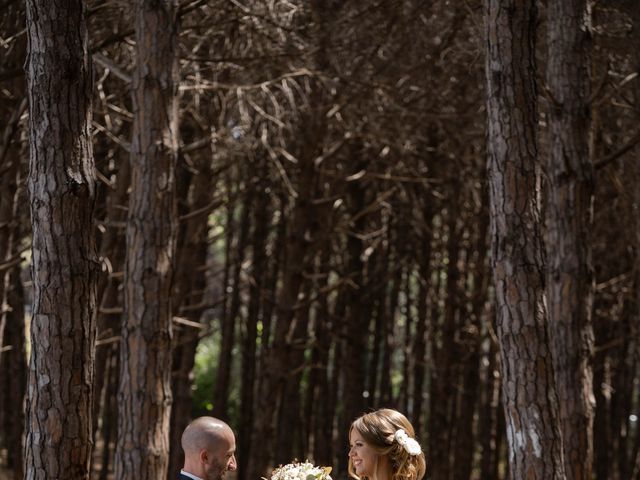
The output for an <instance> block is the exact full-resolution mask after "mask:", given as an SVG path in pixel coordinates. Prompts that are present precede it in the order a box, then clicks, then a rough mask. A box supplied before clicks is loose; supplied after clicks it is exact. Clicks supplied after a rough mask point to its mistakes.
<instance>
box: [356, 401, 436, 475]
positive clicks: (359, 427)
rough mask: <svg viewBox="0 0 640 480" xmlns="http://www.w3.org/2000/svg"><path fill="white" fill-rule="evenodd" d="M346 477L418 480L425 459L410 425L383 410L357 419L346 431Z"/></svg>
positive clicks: (404, 419) (390, 412)
mask: <svg viewBox="0 0 640 480" xmlns="http://www.w3.org/2000/svg"><path fill="white" fill-rule="evenodd" d="M349 447H350V448H349V474H350V475H351V476H352V477H353V478H355V479H356V480H363V479H367V480H421V479H422V477H423V476H424V474H425V468H426V467H425V458H424V453H423V452H422V448H421V447H420V444H419V443H418V441H417V440H416V439H415V432H414V430H413V426H412V425H411V422H409V420H407V417H405V416H404V415H403V414H402V413H400V412H398V411H397V410H392V409H389V408H383V409H380V410H376V411H375V412H371V413H366V414H364V415H362V416H361V417H358V418H356V419H355V420H354V421H353V423H352V424H351V427H350V429H349Z"/></svg>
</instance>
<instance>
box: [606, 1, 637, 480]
mask: <svg viewBox="0 0 640 480" xmlns="http://www.w3.org/2000/svg"><path fill="white" fill-rule="evenodd" d="M629 5H630V8H631V12H630V14H631V19H632V21H633V22H632V24H633V30H632V39H633V45H637V44H638V43H637V42H638V41H640V3H638V2H630V4H629ZM633 65H634V67H635V71H639V70H640V49H638V48H635V49H634V56H633ZM634 85H635V88H634V92H633V94H634V95H633V96H634V99H635V101H636V104H639V103H640V82H639V79H637V78H636V80H635V84H634ZM637 118H640V115H638V116H637ZM638 153H640V147H637V146H636V155H637V154H638ZM631 168H632V173H631V175H632V178H634V179H635V182H634V185H635V188H634V190H633V194H632V195H633V197H632V198H633V219H634V236H633V240H632V241H633V247H634V254H635V255H634V256H635V262H634V268H633V284H632V285H633V292H632V294H631V304H632V305H635V308H634V311H633V312H632V313H631V315H632V316H633V317H632V318H633V319H634V322H633V323H632V325H633V326H634V328H633V330H632V331H633V332H634V337H637V336H638V333H639V331H640V327H639V325H640V163H639V162H634V163H633V166H632V167H631ZM634 344H635V352H634V354H635V365H636V369H637V366H638V361H639V360H640V342H639V341H638V340H637V338H636V340H635V341H634ZM636 378H637V376H636ZM636 405H637V403H636ZM636 425H637V424H636ZM630 460H631V462H632V463H633V468H632V471H633V473H632V476H631V478H640V428H637V427H636V432H635V438H634V439H633V443H632V448H631V459H630ZM598 480H600V479H598Z"/></svg>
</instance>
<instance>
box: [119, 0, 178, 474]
mask: <svg viewBox="0 0 640 480" xmlns="http://www.w3.org/2000/svg"><path fill="white" fill-rule="evenodd" d="M135 12H136V18H135V22H136V55H137V59H136V71H135V74H134V77H133V85H132V87H133V102H134V111H135V115H134V124H133V128H134V133H133V141H132V146H131V148H132V155H131V178H132V181H131V194H130V196H129V212H128V220H127V260H126V266H125V292H124V298H125V316H124V321H123V326H122V339H121V342H120V384H119V388H118V405H119V416H118V444H117V448H116V459H115V466H116V468H115V476H116V478H118V479H119V480H132V479H142V478H155V479H163V478H165V477H166V475H167V466H168V454H169V445H168V444H169V421H170V409H171V337H172V328H171V318H172V315H171V314H172V312H171V279H172V274H173V260H174V251H175V241H176V204H175V198H174V192H175V168H176V160H177V145H178V138H177V135H178V123H177V101H176V90H175V89H176V88H177V82H176V74H177V60H176V58H177V57H176V47H177V30H178V25H177V18H176V12H177V5H176V4H175V3H174V2H173V0H162V1H151V0H138V1H136V2H135Z"/></svg>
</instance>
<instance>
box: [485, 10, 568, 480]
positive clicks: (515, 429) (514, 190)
mask: <svg viewBox="0 0 640 480" xmlns="http://www.w3.org/2000/svg"><path fill="white" fill-rule="evenodd" d="M487 7H488V12H489V15H488V20H487V48H488V52H487V53H488V55H487V63H486V79H487V98H488V101H487V111H488V138H489V141H488V154H489V162H488V163H489V165H488V173H489V190H490V200H491V201H490V205H491V238H492V242H491V252H492V268H493V277H494V285H495V291H496V301H497V303H496V308H497V312H496V314H497V320H496V323H497V330H498V332H497V333H498V341H499V344H500V352H501V355H500V357H501V364H502V366H501V369H502V398H503V402H504V405H505V416H506V424H507V441H508V447H509V472H510V478H512V479H514V480H516V479H518V480H519V479H523V478H527V479H532V480H533V479H540V480H542V479H545V480H547V479H563V478H564V475H565V472H564V466H563V462H562V440H561V439H562V437H561V433H560V430H559V428H558V399H557V396H556V392H555V385H554V383H553V368H552V367H553V366H552V364H551V361H550V358H551V355H550V352H549V349H548V348H549V347H548V342H549V335H548V333H547V313H546V309H545V303H544V272H545V264H544V250H543V240H542V224H541V220H540V207H539V182H540V174H539V167H538V158H537V141H536V124H537V105H536V87H535V68H536V67H535V23H536V18H537V15H536V8H535V2H533V1H531V0H528V1H526V2H525V3H524V5H522V4H521V2H517V1H515V0H488V2H487Z"/></svg>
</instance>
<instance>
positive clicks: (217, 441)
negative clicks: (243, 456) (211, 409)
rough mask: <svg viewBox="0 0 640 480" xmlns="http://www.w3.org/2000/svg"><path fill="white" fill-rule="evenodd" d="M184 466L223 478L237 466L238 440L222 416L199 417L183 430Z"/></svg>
mask: <svg viewBox="0 0 640 480" xmlns="http://www.w3.org/2000/svg"><path fill="white" fill-rule="evenodd" d="M182 449H183V450H184V465H185V467H184V470H185V471H187V472H189V473H192V474H194V475H197V476H198V477H200V478H203V479H205V480H209V479H211V480H221V479H223V478H224V476H225V473H226V472H227V471H228V470H235V468H236V463H235V449H236V441H235V436H234V435H233V431H232V430H231V428H230V427H229V425H227V424H226V423H225V422H223V421H222V420H219V419H217V418H214V417H200V418H196V419H195V420H194V421H193V422H191V423H190V424H189V425H188V426H187V428H186V429H185V430H184V433H183V434H182Z"/></svg>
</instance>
